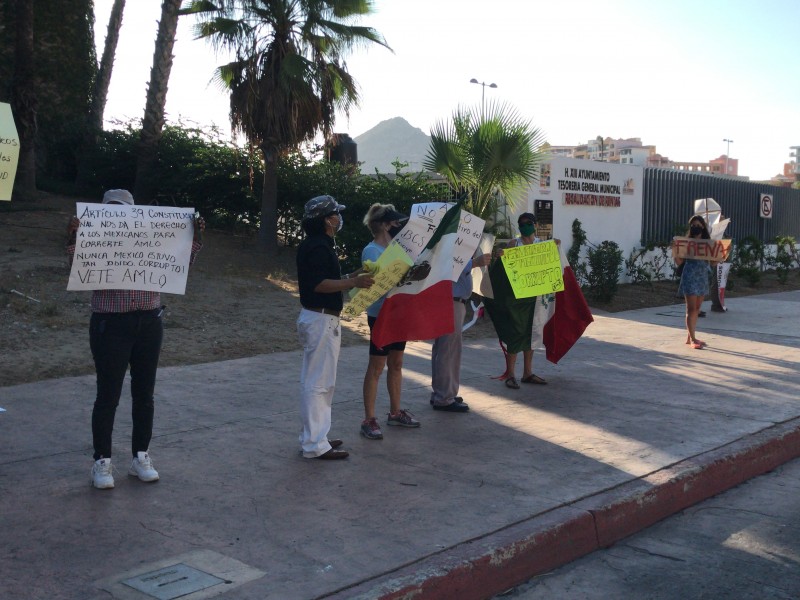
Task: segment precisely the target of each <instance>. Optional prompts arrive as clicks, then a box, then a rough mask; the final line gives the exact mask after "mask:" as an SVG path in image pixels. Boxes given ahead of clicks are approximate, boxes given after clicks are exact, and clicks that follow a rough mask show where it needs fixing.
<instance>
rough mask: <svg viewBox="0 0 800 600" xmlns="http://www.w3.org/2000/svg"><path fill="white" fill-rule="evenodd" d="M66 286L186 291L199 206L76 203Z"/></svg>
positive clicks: (95, 288)
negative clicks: (195, 218) (77, 226)
mask: <svg viewBox="0 0 800 600" xmlns="http://www.w3.org/2000/svg"><path fill="white" fill-rule="evenodd" d="M76 214H77V216H78V219H79V220H80V227H79V228H78V233H77V236H76V240H75V255H74V257H73V260H72V270H71V271H70V274H69V282H68V283H67V289H68V290H71V291H76V290H142V291H148V292H162V293H169V294H184V293H185V291H186V278H187V275H188V271H189V258H190V256H191V252H192V238H193V237H194V209H193V208H176V207H164V206H129V205H125V204H89V203H85V202H78V203H77V212H76Z"/></svg>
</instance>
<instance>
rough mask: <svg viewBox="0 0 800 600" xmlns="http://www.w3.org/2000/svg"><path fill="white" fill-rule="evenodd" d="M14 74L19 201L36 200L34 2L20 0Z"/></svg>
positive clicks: (17, 9) (13, 107) (12, 103)
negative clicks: (17, 136)
mask: <svg viewBox="0 0 800 600" xmlns="http://www.w3.org/2000/svg"><path fill="white" fill-rule="evenodd" d="M14 8H15V10H16V14H17V16H16V39H15V44H14V56H15V60H14V73H13V76H12V85H11V110H12V112H13V113H14V118H15V120H16V123H17V134H18V135H19V162H18V163H17V177H16V180H15V181H14V191H13V192H12V193H13V196H14V198H15V199H16V200H22V201H32V200H35V199H36V150H35V147H34V138H35V137H36V110H37V107H38V98H37V96H36V90H35V86H34V59H33V50H34V47H33V2H28V1H26V0H17V1H16V3H15V5H14Z"/></svg>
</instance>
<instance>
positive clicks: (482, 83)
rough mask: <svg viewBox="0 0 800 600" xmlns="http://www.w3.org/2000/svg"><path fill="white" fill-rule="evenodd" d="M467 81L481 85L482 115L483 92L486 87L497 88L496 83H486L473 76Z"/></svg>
mask: <svg viewBox="0 0 800 600" xmlns="http://www.w3.org/2000/svg"><path fill="white" fill-rule="evenodd" d="M469 82H470V83H477V84H478V85H479V86H481V115H483V97H484V94H485V93H486V88H487V87H490V88H493V89H496V88H497V84H496V83H486V82H485V81H478V80H477V79H475V78H474V77H473V78H472V79H470V80H469Z"/></svg>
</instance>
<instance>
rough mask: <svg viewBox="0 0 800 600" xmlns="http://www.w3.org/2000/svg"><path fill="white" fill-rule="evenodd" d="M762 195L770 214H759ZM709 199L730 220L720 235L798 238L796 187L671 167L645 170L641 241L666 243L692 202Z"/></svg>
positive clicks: (681, 224) (799, 210)
mask: <svg viewBox="0 0 800 600" xmlns="http://www.w3.org/2000/svg"><path fill="white" fill-rule="evenodd" d="M761 194H769V195H770V196H771V197H772V207H773V216H772V218H771V219H762V218H761V217H760V216H759V202H760V199H761ZM699 198H713V199H714V200H716V201H717V202H718V203H719V205H720V206H721V207H722V214H723V215H724V216H725V217H730V219H731V224H730V225H729V226H728V229H727V230H726V232H725V237H729V238H732V239H734V240H740V239H742V238H744V237H746V236H750V235H752V236H755V237H757V238H759V239H760V240H761V241H762V242H765V243H769V242H771V241H772V240H774V239H775V237H776V236H779V235H788V236H793V237H794V238H795V239H798V238H800V190H793V189H790V188H782V187H776V186H773V185H765V184H761V183H753V182H750V181H741V180H737V179H730V178H726V177H719V176H714V175H702V174H700V173H687V172H685V171H675V170H672V169H657V168H652V167H650V168H645V170H644V190H643V198H642V244H646V243H647V242H668V241H669V240H671V239H672V237H673V236H674V235H676V229H680V230H681V235H683V229H685V225H686V224H687V223H688V222H689V217H691V216H692V213H693V208H694V201H695V200H697V199H699Z"/></svg>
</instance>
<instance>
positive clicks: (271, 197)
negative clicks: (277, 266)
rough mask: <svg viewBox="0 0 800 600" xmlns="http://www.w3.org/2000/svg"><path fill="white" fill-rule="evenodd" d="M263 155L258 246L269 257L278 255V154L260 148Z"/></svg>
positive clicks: (268, 149) (272, 150) (271, 150)
mask: <svg viewBox="0 0 800 600" xmlns="http://www.w3.org/2000/svg"><path fill="white" fill-rule="evenodd" d="M261 152H262V154H263V155H264V190H263V191H262V192H261V225H260V226H259V228H258V244H259V246H260V247H261V248H262V249H263V250H264V251H265V252H266V253H267V254H268V255H269V256H276V255H277V254H278V153H277V151H276V150H275V149H271V148H264V147H262V148H261Z"/></svg>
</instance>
